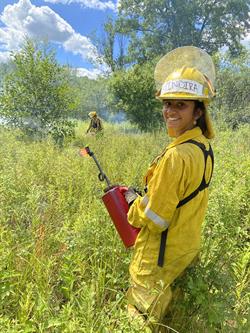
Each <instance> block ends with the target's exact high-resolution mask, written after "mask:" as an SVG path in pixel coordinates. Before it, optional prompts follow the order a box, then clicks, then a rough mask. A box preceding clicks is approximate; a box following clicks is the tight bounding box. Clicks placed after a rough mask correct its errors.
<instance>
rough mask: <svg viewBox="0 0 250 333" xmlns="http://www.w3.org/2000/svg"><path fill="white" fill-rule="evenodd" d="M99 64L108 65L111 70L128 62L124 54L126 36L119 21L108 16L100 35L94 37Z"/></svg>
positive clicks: (119, 67)
mask: <svg viewBox="0 0 250 333" xmlns="http://www.w3.org/2000/svg"><path fill="white" fill-rule="evenodd" d="M94 40H95V43H96V46H97V49H98V53H99V55H100V56H99V59H98V61H99V62H100V63H101V64H105V65H107V66H108V68H109V70H110V71H111V72H115V71H117V70H121V69H123V68H124V67H125V65H126V63H127V62H128V57H127V55H126V51H127V47H126V46H127V42H128V38H127V36H126V34H124V33H123V32H122V28H121V27H120V23H119V21H116V20H114V19H111V18H108V19H107V21H106V22H105V23H104V25H103V31H102V33H101V36H100V37H99V38H98V37H94Z"/></svg>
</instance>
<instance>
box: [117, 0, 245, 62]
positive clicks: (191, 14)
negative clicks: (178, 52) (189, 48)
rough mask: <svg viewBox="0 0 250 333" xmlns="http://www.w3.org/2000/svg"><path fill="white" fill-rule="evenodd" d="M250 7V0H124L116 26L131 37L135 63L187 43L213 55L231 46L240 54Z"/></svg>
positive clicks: (130, 44)
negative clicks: (222, 48)
mask: <svg viewBox="0 0 250 333" xmlns="http://www.w3.org/2000/svg"><path fill="white" fill-rule="evenodd" d="M249 6H250V0H202V1H201V0H188V1H183V0H168V1H166V0H145V1H143V2H141V1H138V0H123V1H121V2H120V8H119V18H118V21H117V23H116V26H117V29H118V31H121V32H123V33H124V34H127V35H129V37H130V43H129V54H130V58H131V61H132V62H135V61H136V62H143V61H147V60H152V58H154V57H155V56H157V55H163V54H165V53H166V52H167V51H169V50H172V49H174V48H176V47H180V46H185V45H193V46H197V47H200V48H202V49H204V50H206V51H207V52H208V53H210V54H212V53H214V52H216V51H218V50H219V49H220V48H221V47H225V46H227V47H228V48H229V50H230V52H231V53H232V54H238V53H239V52H240V50H241V44H240V40H241V39H242V38H243V37H244V36H245V35H246V34H247V33H248V32H249V29H250V21H249Z"/></svg>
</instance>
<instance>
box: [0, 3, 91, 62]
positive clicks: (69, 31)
mask: <svg viewBox="0 0 250 333" xmlns="http://www.w3.org/2000/svg"><path fill="white" fill-rule="evenodd" d="M0 21H1V22H2V23H3V24H4V26H3V27H0V50H3V51H16V50H18V48H19V47H20V45H21V44H22V43H23V41H24V38H25V36H28V37H31V38H34V39H44V38H46V39H48V40H49V41H51V42H54V43H57V44H59V45H61V46H62V47H63V48H64V49H65V50H66V51H68V52H72V53H73V54H79V55H80V56H81V57H82V59H88V60H92V61H93V62H95V60H96V58H97V50H96V48H95V46H94V45H93V44H92V43H91V41H90V39H89V38H87V37H85V36H82V35H80V34H79V33H77V32H75V31H74V29H73V28H72V27H71V25H69V24H68V23H67V22H66V21H65V20H64V19H63V18H62V17H60V16H59V15H58V14H57V13H55V12H54V11H53V10H52V9H51V8H49V7H48V6H42V7H36V6H34V5H32V3H31V2H30V0H19V2H18V3H15V4H13V5H7V6H6V7H5V8H4V10H3V12H2V15H1V16H0Z"/></svg>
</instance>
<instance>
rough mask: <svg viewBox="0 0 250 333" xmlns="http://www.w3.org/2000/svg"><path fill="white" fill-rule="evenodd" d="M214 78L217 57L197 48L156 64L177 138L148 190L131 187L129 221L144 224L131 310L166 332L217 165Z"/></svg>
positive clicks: (154, 168) (150, 176)
mask: <svg viewBox="0 0 250 333" xmlns="http://www.w3.org/2000/svg"><path fill="white" fill-rule="evenodd" d="M199 62H200V63H199ZM203 67H204V69H203ZM209 76H210V78H209ZM214 78H215V71H214V65H213V62H212V59H211V57H210V56H209V55H208V54H207V53H206V52H204V51H202V50H200V49H198V48H195V47H181V48H178V49H175V50H173V51H172V52H170V53H169V54H167V55H166V56H165V57H163V58H162V59H161V60H160V61H159V63H158V64H157V66H156V69H155V80H156V83H158V84H160V85H159V86H160V90H159V91H158V93H157V98H158V99H160V100H161V101H162V106H163V109H162V113H163V118H164V121H165V123H166V126H167V129H168V135H169V136H170V137H171V138H173V141H172V142H171V143H170V144H169V145H168V146H167V147H166V148H165V149H164V151H163V152H162V153H161V154H160V155H159V156H157V157H156V158H155V159H154V161H153V162H152V164H151V165H150V167H149V169H148V171H147V173H146V175H145V177H144V184H145V189H146V190H145V195H144V196H138V195H137V194H136V193H134V192H133V190H132V189H129V190H128V191H127V192H126V193H125V197H126V200H127V202H128V203H129V205H130V209H129V212H128V221H129V223H130V224H131V225H133V226H134V227H137V228H141V231H140V232H139V234H138V237H137V240H136V243H135V246H134V253H133V258H132V261H131V264H130V269H129V271H130V277H131V284H130V288H129V290H128V293H127V298H128V312H129V315H130V316H131V317H132V318H134V319H136V318H137V319H138V321H140V320H142V319H143V318H149V319H150V318H151V320H152V321H151V325H149V326H148V327H147V329H149V331H150V332H151V331H152V332H159V325H158V324H161V323H162V322H163V321H164V317H165V315H166V313H167V311H168V308H169V304H170V302H171V299H172V297H173V288H172V286H171V285H172V284H173V282H174V281H175V279H176V278H177V277H178V276H180V275H181V274H182V273H183V272H184V271H185V269H186V268H187V267H188V266H189V265H190V264H191V263H192V262H194V261H195V259H196V258H197V255H198V253H199V250H200V243H201V225H202V222H203V221H204V218H205V213H206V209H207V204H208V186H209V183H210V180H211V177H212V171H213V152H212V149H211V146H210V143H209V141H208V139H211V138H213V137H214V133H213V129H212V125H211V121H210V118H209V114H208V110H207V107H208V104H209V102H210V101H211V100H212V98H213V97H214V95H215V93H214V89H213V85H212V81H213V80H214ZM157 81H158V82H157ZM134 322H135V320H133V323H134ZM152 322H153V323H154V324H152ZM157 323H158V324H157Z"/></svg>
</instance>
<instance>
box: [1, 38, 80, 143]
mask: <svg viewBox="0 0 250 333" xmlns="http://www.w3.org/2000/svg"><path fill="white" fill-rule="evenodd" d="M12 56H13V64H14V70H13V71H12V72H11V73H10V74H7V75H6V76H5V78H4V83H3V90H2V92H1V95H0V116H1V117H2V118H3V119H4V120H5V122H6V123H7V125H9V126H14V127H16V128H19V129H21V130H22V131H23V132H25V133H26V134H29V135H31V136H38V137H43V136H45V135H48V134H49V133H50V134H52V136H53V137H54V138H55V139H56V140H63V138H64V137H65V136H67V135H72V134H73V127H74V124H73V122H72V121H70V120H69V117H70V116H71V113H72V111H73V110H74V109H75V108H76V107H77V99H76V98H75V90H74V89H73V87H72V84H71V76H70V71H69V69H68V68H66V67H62V66H59V65H58V64H57V62H56V60H55V53H54V51H53V49H51V48H50V47H49V46H48V45H47V44H45V43H35V42H34V41H32V40H31V39H27V40H26V41H25V43H24V45H23V47H22V49H21V51H20V52H18V53H15V54H13V55H12Z"/></svg>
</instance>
